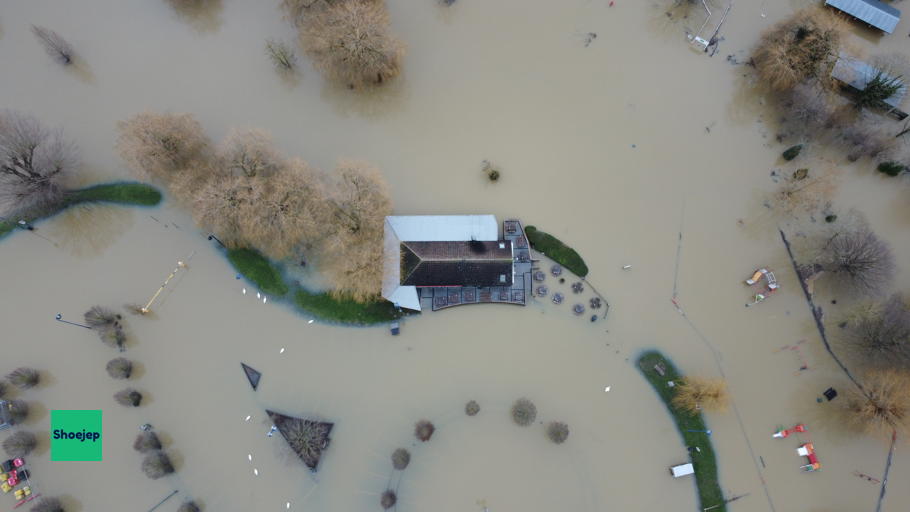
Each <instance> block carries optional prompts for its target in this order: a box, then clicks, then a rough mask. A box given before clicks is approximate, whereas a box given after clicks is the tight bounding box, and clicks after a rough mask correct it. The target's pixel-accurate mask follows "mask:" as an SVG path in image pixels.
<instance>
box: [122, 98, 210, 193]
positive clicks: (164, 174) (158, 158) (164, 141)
mask: <svg viewBox="0 0 910 512" xmlns="http://www.w3.org/2000/svg"><path fill="white" fill-rule="evenodd" d="M117 129H118V131H119V132H120V136H119V138H118V139H117V148H118V150H119V151H120V156H121V157H122V158H123V159H124V160H125V161H126V163H127V165H128V166H129V167H130V168H131V169H133V171H136V172H138V173H140V174H142V175H145V176H148V177H151V178H153V179H155V180H158V181H162V182H164V183H167V184H168V185H170V186H171V188H172V190H173V188H174V184H173V183H171V182H172V181H173V180H174V178H175V177H177V176H179V175H186V174H188V175H195V174H199V173H201V172H203V171H205V170H207V168H206V167H205V166H204V165H201V162H204V161H206V160H207V159H209V157H210V156H211V155H210V151H211V144H210V143H209V140H208V138H207V137H206V136H205V133H204V132H203V131H202V126H201V125H200V124H199V122H198V121H196V119H195V118H194V117H193V116H191V115H189V114H158V113H154V112H143V113H141V114H137V115H135V116H133V117H131V118H129V119H127V120H126V121H121V122H119V123H117ZM181 184H182V185H185V184H184V183H181ZM185 192H191V191H189V190H188V191H185Z"/></svg>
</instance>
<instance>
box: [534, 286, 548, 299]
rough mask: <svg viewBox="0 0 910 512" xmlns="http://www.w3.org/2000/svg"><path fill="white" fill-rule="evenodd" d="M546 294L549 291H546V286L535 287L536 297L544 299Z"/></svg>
mask: <svg viewBox="0 0 910 512" xmlns="http://www.w3.org/2000/svg"><path fill="white" fill-rule="evenodd" d="M547 293H549V290H547V287H546V286H543V285H541V286H538V287H537V296H538V297H546V296H547Z"/></svg>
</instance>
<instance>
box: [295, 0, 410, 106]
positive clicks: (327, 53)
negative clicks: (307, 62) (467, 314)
mask: <svg viewBox="0 0 910 512" xmlns="http://www.w3.org/2000/svg"><path fill="white" fill-rule="evenodd" d="M299 29H300V44H301V46H302V47H303V49H304V51H305V52H306V53H307V55H309V56H310V57H311V58H312V59H313V61H314V64H315V65H316V67H317V68H318V69H320V70H321V71H322V72H324V73H325V74H326V75H327V76H328V77H329V78H330V79H332V80H335V81H337V82H340V83H342V84H344V85H346V86H348V87H350V88H352V89H353V88H360V87H363V86H365V85H377V84H381V83H384V82H387V81H388V80H389V79H391V78H394V77H395V76H397V75H398V73H399V72H400V70H401V57H402V55H403V54H404V46H403V45H402V44H401V42H399V41H398V40H397V39H395V38H394V37H392V36H391V35H390V34H389V13H388V10H387V9H386V5H385V2H384V1H382V0H338V1H317V2H314V5H313V7H311V8H310V9H309V12H307V13H306V14H305V15H304V16H303V17H302V18H301V19H300V20H299Z"/></svg>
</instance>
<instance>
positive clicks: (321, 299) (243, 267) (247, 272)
mask: <svg viewBox="0 0 910 512" xmlns="http://www.w3.org/2000/svg"><path fill="white" fill-rule="evenodd" d="M227 257H228V261H230V262H231V265H233V266H234V268H235V269H236V270H237V272H240V273H241V274H242V275H243V276H244V277H246V278H247V279H249V280H250V281H251V282H252V283H253V284H255V285H256V286H258V287H259V289H261V290H262V291H264V292H266V293H267V294H269V295H272V296H274V297H276V298H282V299H288V300H290V302H291V303H292V304H293V305H294V306H295V307H296V308H297V309H298V310H300V311H301V312H305V313H308V314H310V315H313V316H315V317H316V318H319V319H320V320H324V321H327V322H332V323H339V324H346V325H374V324H380V323H385V322H391V321H392V320H395V319H397V318H400V317H401V313H399V312H398V311H397V310H396V309H395V307H394V306H393V305H392V303H390V302H386V301H374V302H363V303H361V302H356V301H353V300H350V299H345V298H336V297H334V296H332V295H331V294H329V293H326V292H312V291H309V290H307V289H305V288H303V287H301V286H299V285H297V284H296V283H289V282H288V280H287V279H285V278H284V275H283V273H282V271H281V268H280V267H279V266H278V265H276V264H275V263H273V262H272V261H269V259H268V258H266V257H265V256H263V255H262V254H261V253H259V252H258V251H256V250H254V249H228V251H227Z"/></svg>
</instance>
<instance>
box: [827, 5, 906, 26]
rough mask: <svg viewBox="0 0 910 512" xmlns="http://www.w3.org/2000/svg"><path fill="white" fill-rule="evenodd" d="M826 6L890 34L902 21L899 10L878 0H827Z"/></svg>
mask: <svg viewBox="0 0 910 512" xmlns="http://www.w3.org/2000/svg"><path fill="white" fill-rule="evenodd" d="M825 5H830V6H831V7H834V8H835V9H838V10H841V11H843V12H845V13H847V14H849V15H850V16H853V17H854V18H856V19H858V20H861V21H865V22H866V23H868V24H870V25H872V26H873V27H875V28H877V29H879V30H882V31H884V32H887V33H889V34H890V33H892V32H894V29H895V28H896V27H897V22H899V21H900V19H901V12H900V11H899V10H897V9H895V8H894V7H892V6H890V5H888V4H886V3H882V2H879V1H878V0H825Z"/></svg>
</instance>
